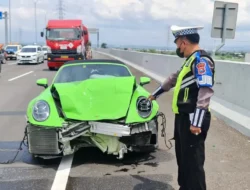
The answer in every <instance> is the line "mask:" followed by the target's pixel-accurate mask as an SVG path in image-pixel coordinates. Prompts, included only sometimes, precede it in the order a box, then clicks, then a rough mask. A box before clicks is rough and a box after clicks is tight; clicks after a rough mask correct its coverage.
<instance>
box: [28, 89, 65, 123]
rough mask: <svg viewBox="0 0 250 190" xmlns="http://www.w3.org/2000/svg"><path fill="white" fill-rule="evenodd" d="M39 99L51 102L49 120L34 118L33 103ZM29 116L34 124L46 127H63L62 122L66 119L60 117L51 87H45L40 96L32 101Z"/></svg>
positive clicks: (29, 119) (29, 106)
mask: <svg viewBox="0 0 250 190" xmlns="http://www.w3.org/2000/svg"><path fill="white" fill-rule="evenodd" d="M38 100H45V101H46V102H47V103H48V104H49V107H50V116H49V117H48V119H47V120H45V121H43V122H39V121H36V120H34V118H33V116H32V108H33V105H34V104H35V103H36V102H37V101H38ZM27 118H28V121H29V122H30V123H31V124H33V125H39V126H46V127H62V123H63V122H64V120H63V119H62V118H60V117H59V115H58V112H57V109H56V106H55V103H54V100H53V97H52V96H51V93H50V87H48V88H47V89H45V90H44V91H43V92H42V93H41V94H40V95H39V96H38V97H36V98H34V99H33V100H31V101H30V103H29V104H28V108H27Z"/></svg>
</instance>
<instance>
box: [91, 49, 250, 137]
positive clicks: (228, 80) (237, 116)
mask: <svg viewBox="0 0 250 190" xmlns="http://www.w3.org/2000/svg"><path fill="white" fill-rule="evenodd" d="M96 51H97V52H99V53H101V52H102V53H105V54H106V55H110V56H113V57H114V58H117V59H120V60H122V61H124V62H125V63H127V64H130V65H131V66H133V65H134V66H137V69H138V68H139V69H142V70H144V71H145V72H147V73H151V77H153V78H157V76H160V79H159V78H158V81H160V82H162V80H163V79H164V78H166V77H167V76H168V75H170V74H171V73H173V72H175V71H176V70H178V69H179V68H180V67H181V65H182V62H183V61H184V59H181V58H179V57H177V56H172V55H162V54H151V53H143V52H136V51H126V50H117V49H102V48H98V49H96ZM215 63H216V77H215V80H216V81H215V82H216V83H215V85H214V90H215V95H214V97H213V98H212V100H213V103H212V105H211V109H212V110H213V111H214V113H215V114H216V115H217V116H218V117H219V118H221V119H223V120H224V121H226V122H227V123H228V124H229V125H230V126H232V127H234V128H235V129H237V130H239V131H240V132H241V133H243V134H245V135H247V136H249V137H250V99H249V97H250V84H249V83H250V63H247V62H233V61H221V60H215ZM147 73H146V74H147Z"/></svg>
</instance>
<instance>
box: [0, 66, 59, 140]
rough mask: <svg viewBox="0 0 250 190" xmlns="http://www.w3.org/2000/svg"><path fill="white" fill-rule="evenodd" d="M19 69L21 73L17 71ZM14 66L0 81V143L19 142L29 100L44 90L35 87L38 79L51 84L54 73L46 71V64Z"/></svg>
mask: <svg viewBox="0 0 250 190" xmlns="http://www.w3.org/2000/svg"><path fill="white" fill-rule="evenodd" d="M20 67H21V69H22V71H20V70H19V68H20ZM30 69H31V68H30V66H29V65H28V66H26V65H23V66H17V65H16V66H15V68H13V69H12V70H11V74H9V73H4V76H2V78H1V79H0V86H1V94H0V118H1V122H0V130H1V131H4V133H0V140H1V141H20V140H21V139H22V137H23V134H24V127H25V124H26V119H25V115H26V109H27V106H28V103H29V102H30V100H32V99H33V98H35V97H36V96H37V95H38V94H39V93H41V92H42V91H43V90H44V88H43V87H40V86H37V85H36V80H37V79H39V78H44V77H45V78H48V82H51V81H52V79H53V77H54V75H55V73H56V72H53V71H49V70H48V69H47V66H46V63H45V64H41V65H37V66H33V69H32V72H31V71H30ZM10 75H11V76H10Z"/></svg>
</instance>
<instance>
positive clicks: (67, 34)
mask: <svg viewBox="0 0 250 190" xmlns="http://www.w3.org/2000/svg"><path fill="white" fill-rule="evenodd" d="M80 37H81V35H80V30H79V29H77V28H56V29H48V30H47V31H46V38H47V39H48V40H78V39H80Z"/></svg>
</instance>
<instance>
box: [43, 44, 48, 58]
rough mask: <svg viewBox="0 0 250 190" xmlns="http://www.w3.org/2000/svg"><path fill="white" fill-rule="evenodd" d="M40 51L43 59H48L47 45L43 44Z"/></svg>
mask: <svg viewBox="0 0 250 190" xmlns="http://www.w3.org/2000/svg"><path fill="white" fill-rule="evenodd" d="M42 51H43V53H44V59H46V60H47V59H48V46H43V47H42Z"/></svg>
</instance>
